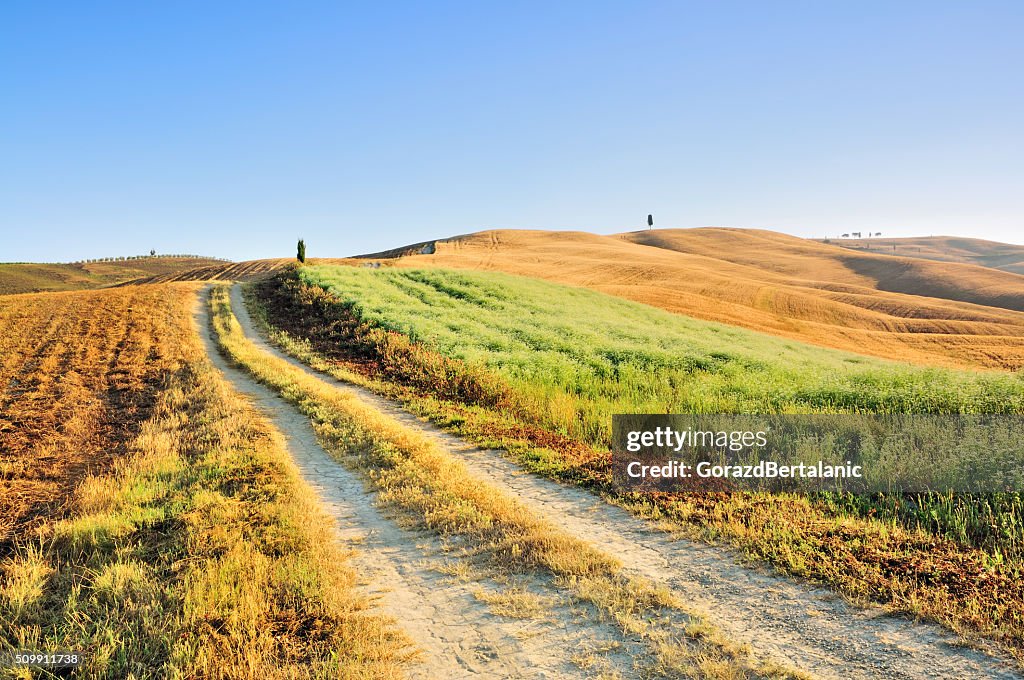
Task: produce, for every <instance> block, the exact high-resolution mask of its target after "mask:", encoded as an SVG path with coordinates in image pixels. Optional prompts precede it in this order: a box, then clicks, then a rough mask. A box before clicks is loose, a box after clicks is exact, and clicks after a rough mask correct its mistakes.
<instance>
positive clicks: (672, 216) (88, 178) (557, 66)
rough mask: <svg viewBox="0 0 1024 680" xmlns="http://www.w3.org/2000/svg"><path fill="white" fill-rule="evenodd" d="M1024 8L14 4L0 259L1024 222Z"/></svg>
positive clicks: (902, 230) (5, 48) (7, 64)
mask: <svg viewBox="0 0 1024 680" xmlns="http://www.w3.org/2000/svg"><path fill="white" fill-rule="evenodd" d="M1022 35H1024V3H1022V2H1019V1H1017V0H1013V1H1008V2H984V1H982V2H943V1H941V0H930V1H928V2H892V1H888V2H855V1H852V0H851V1H848V2H839V1H837V2H830V1H808V2H782V1H779V2H760V1H758V2H728V1H724V2H712V1H711V0H707V1H705V2H690V3H686V2H664V3H657V2H621V3H605V2H593V1H588V2H559V3H551V2H536V3H519V2H465V3H444V2H417V3H412V2H410V3H400V4H399V3H395V4H389V5H387V6H383V4H382V3H359V4H357V3H346V2H289V3H284V2H281V3H260V2H237V3H235V2H195V3H190V2H169V3H140V2H125V3H104V2H55V3H40V2H32V1H31V0H7V1H6V2H3V3H2V4H0V261H12V260H47V261H62V260H71V259H78V258H83V257H94V256H101V255H114V254H133V253H142V252H148V251H149V249H150V248H156V249H158V250H160V251H163V252H192V253H201V254H209V255H217V256H223V257H228V258H232V259H236V260H241V259H248V258H257V257H269V256H290V255H291V254H293V253H294V245H295V240H296V239H297V238H298V237H300V236H301V237H304V238H305V239H306V241H307V243H308V244H309V253H310V255H311V256H337V255H348V254H354V253H359V252H366V251H372V250H378V249H382V248H387V247H392V246H397V245H401V244H405V243H408V242H414V241H420V240H426V239H431V238H437V237H443V236H448V235H453V234H459V233H466V232H471V231H476V230H480V229H485V228H545V229H582V230H588V231H595V232H598V233H613V232H616V231H625V230H629V229H633V228H639V227H640V225H641V223H642V221H643V220H644V219H645V218H646V215H647V213H649V212H651V213H654V216H655V220H656V226H660V227H692V226H704V225H728V226H737V227H758V228H768V229H777V230H779V231H786V232H789V233H794V234H798V235H803V236H815V237H818V236H825V235H836V234H838V233H840V232H843V231H850V230H858V229H859V230H864V231H881V232H883V233H885V234H886V235H919V234H924V235H927V234H958V235H965V236H976V237H982V238H991V239H996V240H1006V241H1013V242H1018V243H1020V242H1024V219H1022V217H1024V88H1022V83H1024V77H1022V72H1024V40H1021V36H1022Z"/></svg>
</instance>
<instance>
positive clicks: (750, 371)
mask: <svg viewBox="0 0 1024 680" xmlns="http://www.w3.org/2000/svg"><path fill="white" fill-rule="evenodd" d="M301 276H302V278H303V280H304V281H305V282H306V283H309V284H312V285H316V286H320V287H323V288H325V289H327V290H329V291H330V292H332V293H334V294H335V295H336V296H337V297H338V298H339V299H340V300H342V301H344V302H346V303H349V304H351V305H352V307H353V310H354V312H355V313H356V315H357V316H359V317H360V318H362V319H365V320H368V321H372V322H374V323H375V324H377V325H379V326H381V327H383V328H386V329H389V330H394V331H398V332H400V333H402V334H404V335H407V336H409V337H410V338H411V339H413V340H414V341H417V342H419V343H421V344H423V345H425V346H427V347H429V348H431V349H433V350H435V351H437V352H439V353H441V354H443V355H445V356H447V357H451V358H453V359H458V360H461V361H463V362H465V363H467V364H469V365H471V366H476V367H479V368H483V369H486V370H490V371H495V372H497V373H498V374H500V375H501V376H502V377H504V378H505V379H506V380H507V381H508V382H509V383H510V384H511V385H512V386H513V388H514V390H515V391H516V392H517V393H518V394H519V395H520V396H521V397H523V398H525V399H526V400H527V401H528V402H530V403H531V405H532V406H533V409H531V410H534V411H535V412H537V413H544V414H548V415H549V417H550V419H551V423H550V424H551V425H554V426H556V427H557V428H558V429H559V430H561V431H563V432H564V433H565V434H567V435H569V436H573V437H580V438H582V439H584V440H586V441H587V442H589V443H592V444H596V445H601V446H603V445H607V444H608V441H609V436H610V420H611V418H610V416H611V414H613V413H813V412H845V411H865V412H880V413H1024V380H1022V379H1021V378H1020V377H1019V376H1014V375H1012V374H1008V373H996V372H978V371H955V370H949V369H937V368H920V367H914V366H909V365H904V364H899V363H895V362H889V361H884V360H880V359H870V358H865V357H861V356H857V355H853V354H848V353H843V352H839V351H835V350H829V349H823V348H818V347H814V346H811V345H805V344H801V343H798V342H795V341H789V340H784V339H780V338H776V337H772V336H769V335H763V334H760V333H756V332H753V331H748V330H745V329H741V328H734V327H729V326H724V325H721V324H716V323H711V322H706V321H698V320H695V319H690V318H687V317H683V316H679V315H675V314H671V313H669V312H665V311H662V310H660V309H655V308H653V307H648V306H646V305H642V304H638V303H635V302H630V301H627V300H622V299H619V298H615V297H611V296H608V295H603V294H601V293H598V292H595V291H591V290H586V289H580V288H571V287H567V286H561V285H558V284H553V283H549V282H545V281H540V280H537V279H528V278H522V277H516V276H509V275H506V274H499V273H491V272H464V271H453V270H443V269H424V270H367V269H355V268H351V267H309V268H303V269H302V270H301Z"/></svg>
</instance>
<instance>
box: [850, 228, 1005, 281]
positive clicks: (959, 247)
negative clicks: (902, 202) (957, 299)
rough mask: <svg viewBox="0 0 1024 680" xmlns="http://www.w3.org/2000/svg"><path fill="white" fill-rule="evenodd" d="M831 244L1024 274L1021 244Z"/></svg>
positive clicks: (933, 240)
mask: <svg viewBox="0 0 1024 680" xmlns="http://www.w3.org/2000/svg"><path fill="white" fill-rule="evenodd" d="M830 243H831V244H833V245H837V246H841V247H843V248H849V249H851V250H859V251H863V252H869V253H874V254H876V255H897V256H901V257H915V258H921V259H923V260H936V261H939V262H960V263H964V264H976V265H980V266H982V267H991V268H992V269H1002V270H1003V271H1005V272H1011V273H1014V274H1024V246H1018V245H1013V244H1011V243H999V242H996V241H984V240H982V239H978V238H962V237H959V236H923V237H918V238H881V237H879V238H871V239H847V238H843V239H831V240H830Z"/></svg>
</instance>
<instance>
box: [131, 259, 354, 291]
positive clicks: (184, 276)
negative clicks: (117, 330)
mask: <svg viewBox="0 0 1024 680" xmlns="http://www.w3.org/2000/svg"><path fill="white" fill-rule="evenodd" d="M294 262H295V258H287V257H281V258H276V259H267V260H247V261H245V262H218V263H216V264H211V265H206V266H202V267H193V268H191V269H182V270H179V271H174V272H168V273H165V274H159V275H155V276H147V277H145V278H140V279H136V280H133V281H126V282H125V283H124V285H135V284H140V283H170V282H173V281H248V280H249V279H252V278H255V277H257V276H261V275H263V274H267V273H269V272H272V271H274V270H275V269H280V268H281V267H285V266H287V265H289V264H293V263H294ZM356 262H357V261H356V260H354V259H353V258H345V257H340V258H339V257H319V258H310V259H309V263H310V264H355V263H356Z"/></svg>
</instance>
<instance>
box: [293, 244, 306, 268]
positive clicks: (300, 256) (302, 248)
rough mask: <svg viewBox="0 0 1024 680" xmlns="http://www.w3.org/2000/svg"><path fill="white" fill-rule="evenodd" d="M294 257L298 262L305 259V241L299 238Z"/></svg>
mask: <svg viewBox="0 0 1024 680" xmlns="http://www.w3.org/2000/svg"><path fill="white" fill-rule="evenodd" d="M295 257H296V258H297V259H298V260H299V262H305V261H306V242H305V241H303V240H302V239H301V238H300V239H299V247H298V252H297V253H296V255H295Z"/></svg>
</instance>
